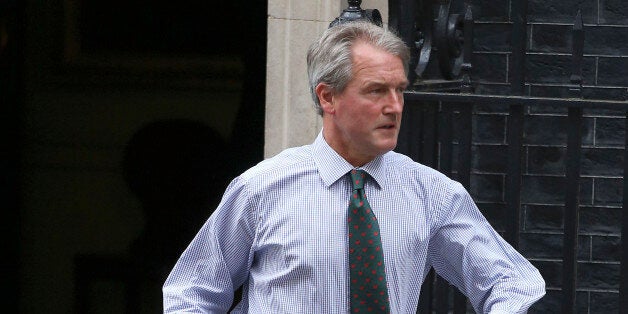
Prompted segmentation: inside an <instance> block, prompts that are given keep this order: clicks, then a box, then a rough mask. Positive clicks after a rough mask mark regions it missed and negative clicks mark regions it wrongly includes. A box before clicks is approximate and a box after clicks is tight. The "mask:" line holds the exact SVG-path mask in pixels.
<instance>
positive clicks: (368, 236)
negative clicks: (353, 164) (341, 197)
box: [347, 169, 390, 313]
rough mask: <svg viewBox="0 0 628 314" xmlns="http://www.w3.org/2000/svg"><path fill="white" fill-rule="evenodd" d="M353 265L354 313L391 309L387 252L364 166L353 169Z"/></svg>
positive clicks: (351, 240)
mask: <svg viewBox="0 0 628 314" xmlns="http://www.w3.org/2000/svg"><path fill="white" fill-rule="evenodd" d="M350 174H351V181H352V183H353V192H352V194H351V199H350V200H349V214H348V218H347V226H348V229H349V230H348V231H349V268H350V274H351V277H350V281H351V282H350V287H351V289H350V291H351V296H350V297H351V313H389V312H390V306H389V301H388V288H387V287H386V272H385V269H384V253H383V250H382V241H381V238H380V234H379V224H378V223H377V218H376V217H375V214H374V213H373V211H372V210H371V206H370V205H369V203H368V201H367V200H366V195H365V194H364V180H365V179H366V172H364V170H355V169H354V170H351V172H350Z"/></svg>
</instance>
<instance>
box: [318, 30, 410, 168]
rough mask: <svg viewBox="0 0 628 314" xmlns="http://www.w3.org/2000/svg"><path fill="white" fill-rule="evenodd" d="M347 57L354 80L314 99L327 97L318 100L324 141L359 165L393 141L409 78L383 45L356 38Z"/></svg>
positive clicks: (390, 144) (391, 146)
mask: <svg viewBox="0 0 628 314" xmlns="http://www.w3.org/2000/svg"><path fill="white" fill-rule="evenodd" d="M352 57H353V79H352V80H351V81H350V82H349V84H348V85H347V86H346V88H345V90H344V91H343V92H342V93H335V92H333V91H331V92H330V93H329V94H327V96H325V95H321V94H319V99H321V96H322V98H324V100H327V101H322V102H321V107H322V108H323V111H324V114H323V132H324V133H323V135H324V136H325V140H326V141H327V142H328V143H329V145H330V146H331V147H332V148H333V149H334V150H336V152H338V153H339V154H340V155H341V156H342V157H343V158H345V159H346V160H347V161H349V163H351V164H352V165H354V166H362V165H364V164H365V163H367V162H369V161H371V160H373V158H375V157H376V156H378V155H381V154H384V153H386V152H388V151H391V150H393V149H394V148H395V146H396V145H397V136H398V135H399V127H400V125H401V113H402V110H403V91H404V90H405V88H406V87H407V85H408V81H407V79H406V74H405V71H404V68H403V63H402V61H401V59H400V58H399V57H397V56H395V55H392V54H390V53H388V52H386V51H384V50H381V49H379V48H375V47H373V46H371V45H369V44H366V43H362V42H358V43H356V44H355V45H354V46H353V48H352ZM319 86H320V84H319ZM318 90H319V88H317V91H318ZM325 90H326V89H325V88H321V91H322V92H324V91H325ZM327 90H330V88H327Z"/></svg>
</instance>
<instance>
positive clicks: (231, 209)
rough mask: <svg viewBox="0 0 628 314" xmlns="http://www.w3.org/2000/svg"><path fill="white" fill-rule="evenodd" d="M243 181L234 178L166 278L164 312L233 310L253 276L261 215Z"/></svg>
mask: <svg viewBox="0 0 628 314" xmlns="http://www.w3.org/2000/svg"><path fill="white" fill-rule="evenodd" d="M243 181H244V180H242V179H241V178H236V179H235V180H234V181H233V182H231V184H230V185H229V187H228V188H227V190H226V192H225V194H224V195H223V199H222V201H221V203H220V205H218V208H217V209H216V210H215V211H214V213H213V214H212V215H211V217H210V218H209V219H208V220H207V222H206V223H205V224H204V225H203V227H202V228H201V229H200V231H199V232H198V234H197V235H196V236H195V237H194V239H193V240H192V242H191V243H190V245H189V246H188V247H187V249H186V250H185V251H184V252H183V254H182V255H181V257H180V258H179V260H178V261H177V263H176V264H175V266H174V268H173V269H172V271H171V273H170V275H169V276H168V278H167V279H166V282H165V284H164V286H163V305H164V313H173V312H177V313H180V312H186V313H201V312H203V313H205V312H211V313H226V312H227V310H229V307H230V306H231V303H232V302H233V292H234V290H236V289H237V288H238V287H239V286H241V285H242V284H243V283H244V282H245V281H246V279H247V278H248V272H249V269H250V265H251V261H252V256H253V254H252V250H251V247H252V244H253V240H254V234H255V231H254V230H255V217H254V215H253V211H252V210H251V206H250V197H249V195H248V194H249V193H248V191H247V189H246V184H245V182H243ZM164 232H167V230H164Z"/></svg>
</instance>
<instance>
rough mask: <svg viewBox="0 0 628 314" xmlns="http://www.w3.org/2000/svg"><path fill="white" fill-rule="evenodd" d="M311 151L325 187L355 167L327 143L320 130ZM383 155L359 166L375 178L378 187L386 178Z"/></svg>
mask: <svg viewBox="0 0 628 314" xmlns="http://www.w3.org/2000/svg"><path fill="white" fill-rule="evenodd" d="M312 152H313V158H314V162H315V163H316V167H317V168H318V172H319V173H320V176H321V178H322V179H323V182H324V183H325V186H326V187H329V186H330V185H332V184H333V183H334V182H336V181H338V179H340V178H341V177H342V176H344V175H346V174H347V173H348V172H349V171H351V170H352V169H355V167H353V166H352V165H351V164H350V163H349V162H348V161H346V160H345V159H344V158H342V157H341V156H340V155H339V154H338V153H337V152H336V151H335V150H334V149H333V148H331V146H329V144H327V141H325V138H324V137H323V132H322V131H321V132H320V133H319V134H318V136H317V137H316V140H314V143H313V144H312ZM384 156H386V154H384V155H380V156H377V157H375V159H373V160H371V161H370V162H369V163H367V164H366V165H364V166H362V167H360V168H359V169H362V170H364V171H366V172H367V173H368V174H369V175H370V176H371V177H372V178H373V179H374V180H375V183H376V185H377V186H378V187H379V188H381V186H382V185H383V184H384V180H385V179H386V169H385V163H384Z"/></svg>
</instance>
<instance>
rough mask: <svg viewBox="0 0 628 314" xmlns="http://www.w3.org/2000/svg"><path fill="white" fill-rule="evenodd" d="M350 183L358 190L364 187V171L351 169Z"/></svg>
mask: <svg viewBox="0 0 628 314" xmlns="http://www.w3.org/2000/svg"><path fill="white" fill-rule="evenodd" d="M349 173H350V174H351V183H352V184H353V189H354V190H360V189H363V188H364V179H366V171H364V170H356V169H353V170H351V172H349Z"/></svg>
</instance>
